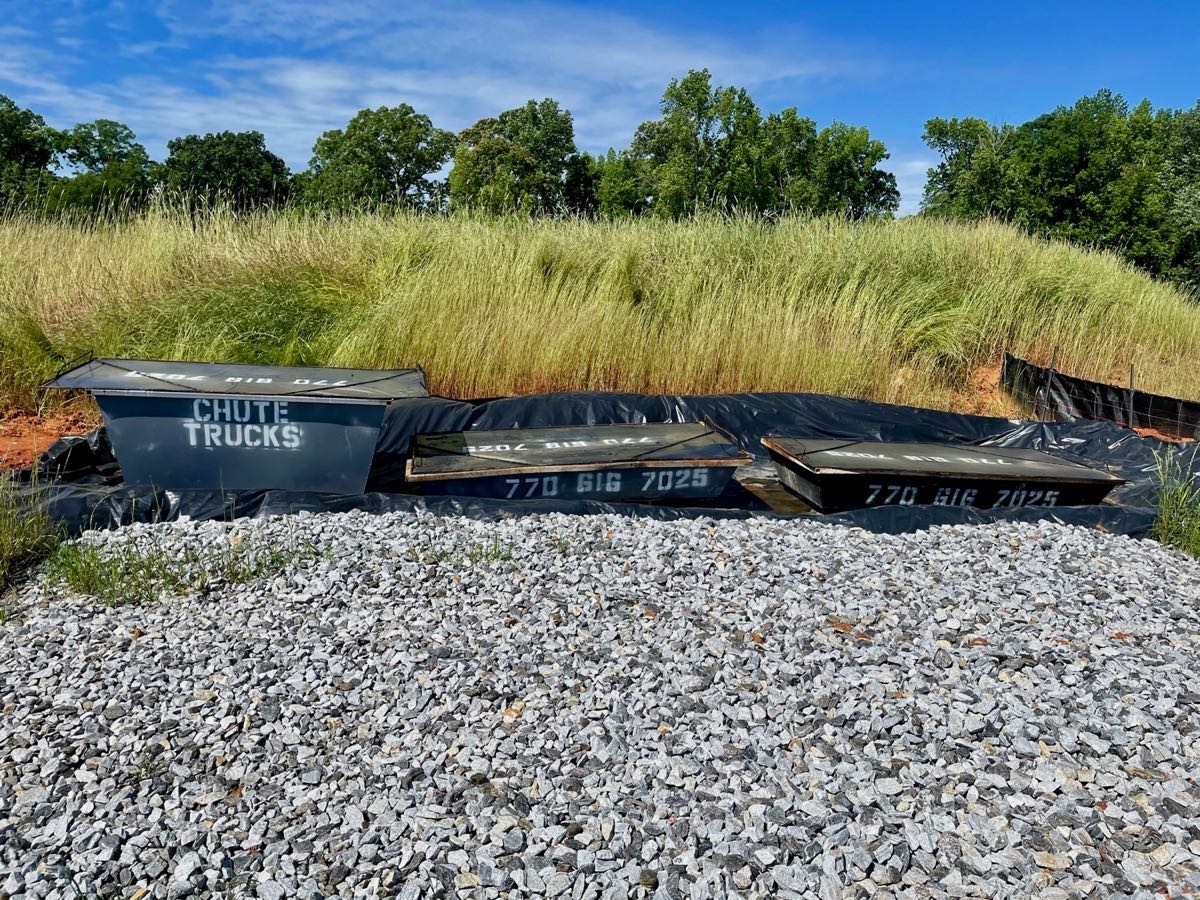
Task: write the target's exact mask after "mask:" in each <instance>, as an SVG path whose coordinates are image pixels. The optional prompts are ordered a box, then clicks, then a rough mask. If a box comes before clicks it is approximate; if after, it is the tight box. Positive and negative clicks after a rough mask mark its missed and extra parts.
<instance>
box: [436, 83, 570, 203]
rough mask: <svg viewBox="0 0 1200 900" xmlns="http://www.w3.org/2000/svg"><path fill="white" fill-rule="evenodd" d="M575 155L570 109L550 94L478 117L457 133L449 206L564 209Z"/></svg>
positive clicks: (451, 172) (451, 171)
mask: <svg viewBox="0 0 1200 900" xmlns="http://www.w3.org/2000/svg"><path fill="white" fill-rule="evenodd" d="M576 156H577V153H576V150H575V126H574V122H573V121H572V119H571V113H570V112H568V111H567V110H565V109H560V108H559V105H558V103H557V102H556V101H554V100H551V99H548V98H547V99H545V100H542V101H541V102H538V101H535V100H530V101H529V102H528V103H526V104H525V105H524V106H521V107H517V108H516V109H510V110H506V111H504V112H502V113H500V115H498V116H496V117H495V118H489V119H480V120H479V121H478V122H476V123H475V124H474V125H472V126H471V127H470V128H467V129H466V130H464V131H463V132H462V133H461V134H459V136H458V145H457V148H456V149H455V152H454V168H453V169H451V170H450V203H451V206H452V207H453V208H457V209H462V208H471V209H479V210H484V211H487V212H491V213H501V212H507V211H522V212H528V213H532V214H536V213H550V212H558V211H562V210H564V209H565V208H566V207H567V197H566V187H567V175H568V169H569V168H570V167H572V166H574V165H576V164H575V163H574V162H573V159H574V158H575V157H576Z"/></svg>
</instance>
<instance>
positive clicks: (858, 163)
mask: <svg viewBox="0 0 1200 900" xmlns="http://www.w3.org/2000/svg"><path fill="white" fill-rule="evenodd" d="M887 158H888V152H887V149H886V148H885V147H884V146H883V143H882V142H881V141H877V140H875V139H874V138H872V137H871V135H870V132H868V131H867V129H866V128H861V127H858V126H854V125H845V124H843V123H841V122H834V123H833V124H832V125H830V126H829V127H828V128H826V129H824V130H822V132H821V133H820V134H819V135H817V145H816V159H815V165H814V171H813V184H814V190H815V202H814V206H813V209H812V211H813V212H816V213H839V214H842V215H846V216H849V217H850V218H852V219H863V218H867V217H871V216H883V215H890V214H891V213H893V212H895V211H896V208H897V207H898V206H899V205H900V191H899V190H898V189H897V187H896V176H895V175H893V174H892V173H891V172H885V171H884V170H883V169H881V168H879V163H881V162H883V161H884V160H885V159H887Z"/></svg>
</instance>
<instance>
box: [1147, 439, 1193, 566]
mask: <svg viewBox="0 0 1200 900" xmlns="http://www.w3.org/2000/svg"><path fill="white" fill-rule="evenodd" d="M1158 480H1159V485H1160V487H1159V493H1158V518H1156V519H1155V521H1154V530H1153V536H1154V538H1155V539H1156V540H1159V541H1161V542H1162V543H1164V544H1167V545H1168V546H1171V547H1177V548H1179V549H1180V550H1183V551H1184V552H1186V553H1190V554H1192V555H1193V556H1200V481H1198V480H1197V479H1196V477H1195V476H1193V475H1192V474H1191V471H1190V467H1185V466H1184V465H1183V464H1182V463H1181V462H1180V461H1179V460H1178V459H1177V458H1175V457H1174V456H1172V455H1171V454H1169V453H1164V454H1162V455H1160V456H1159V457H1158Z"/></svg>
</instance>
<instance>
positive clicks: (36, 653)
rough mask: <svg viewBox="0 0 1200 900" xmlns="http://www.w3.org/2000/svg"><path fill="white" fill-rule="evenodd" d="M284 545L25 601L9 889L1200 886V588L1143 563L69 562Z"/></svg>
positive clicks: (563, 548) (596, 521)
mask: <svg viewBox="0 0 1200 900" xmlns="http://www.w3.org/2000/svg"><path fill="white" fill-rule="evenodd" d="M297 534H299V535H301V536H302V538H303V541H304V542H305V543H306V544H308V545H309V546H310V550H309V551H307V552H303V553H297V555H296V559H297V562H296V564H295V565H293V566H291V567H289V568H287V569H286V570H284V571H279V572H278V573H277V574H275V575H274V576H273V577H268V578H266V579H265V580H261V581H258V582H254V583H251V584H243V585H227V586H222V585H221V584H219V583H218V584H217V585H215V586H214V587H213V588H212V589H211V590H210V591H209V592H208V593H206V594H205V595H203V596H192V597H183V598H171V599H166V600H163V601H162V602H161V603H158V604H154V605H141V606H122V607H117V608H111V609H109V608H104V607H98V606H97V605H96V604H95V603H94V602H89V601H88V600H87V599H86V598H75V599H70V598H67V597H65V596H64V591H63V590H62V589H61V588H55V587H53V586H50V585H42V586H38V585H36V584H35V585H33V586H30V587H27V588H25V590H24V592H23V595H22V597H21V603H22V608H21V610H20V611H19V613H18V614H17V615H16V616H14V617H13V618H12V619H10V621H8V622H7V623H6V624H5V625H3V626H2V627H0V676H2V678H0V683H2V685H3V687H2V693H0V709H2V713H3V715H2V718H0V891H2V892H4V893H7V894H8V896H9V897H11V898H18V897H29V898H33V897H71V896H77V893H76V892H78V893H79V894H82V895H84V896H90V895H94V894H99V895H101V896H104V895H117V894H119V895H122V896H130V895H136V896H138V897H143V896H153V897H169V898H179V897H187V896H195V897H200V896H258V897H262V898H268V900H279V898H283V897H304V898H309V897H334V896H337V897H351V896H388V897H401V898H406V900H410V898H416V897H423V896H446V897H502V896H509V897H548V898H549V897H557V898H572V900H581V898H597V897H605V898H616V897H653V898H656V900H666V898H683V897H697V898H702V897H734V896H741V897H767V896H772V897H812V896H819V897H822V898H834V897H839V896H847V897H850V896H868V895H874V896H881V897H887V896H896V897H929V896H978V897H983V896H986V897H1000V896H1016V897H1025V896H1031V895H1040V896H1042V897H1048V898H1049V897H1059V898H1065V897H1076V896H1091V897H1114V896H1146V897H1150V896H1155V895H1157V894H1158V893H1161V892H1163V891H1164V890H1165V891H1168V892H1171V893H1173V894H1183V893H1186V892H1190V891H1193V890H1195V889H1200V788H1198V786H1197V778H1198V777H1200V730H1198V728H1200V718H1198V708H1200V677H1198V675H1197V672H1198V670H1200V665H1198V664H1200V613H1198V612H1197V608H1198V607H1197V602H1198V600H1200V568H1198V567H1197V565H1196V564H1195V563H1193V562H1191V561H1189V560H1187V559H1185V558H1183V557H1182V556H1180V555H1178V554H1175V553H1173V552H1170V551H1167V550H1165V549H1163V548H1162V547H1160V546H1158V545H1156V544H1153V543H1149V542H1145V543H1140V542H1134V541H1130V540H1127V539H1124V538H1117V537H1112V536H1109V535H1105V534H1101V533H1098V532H1092V531H1084V530H1078V529H1073V528H1066V527H1058V526H1053V525H1048V524H1040V525H1020V524H1005V525H1003V526H1000V525H995V526H984V527H953V528H937V529H932V530H930V531H926V532H922V533H918V534H911V535H905V536H887V535H876V534H868V533H865V532H861V531H857V530H852V529H846V528H841V527H830V526H824V525H820V524H818V523H811V522H795V521H791V522H779V521H766V520H763V521H748V522H747V521H721V522H713V521H707V520H699V521H678V522H656V521H650V520H631V519H623V518H618V517H564V516H558V515H547V516H536V517H529V518H522V519H519V520H506V521H500V522H492V523H484V522H475V521H470V520H460V519H444V518H438V517H433V516H429V515H412V514H393V515H383V516H374V517H373V516H369V515H365V514H357V513H350V514H345V515H323V516H306V517H302V518H299V519H289V520H284V519H273V520H265V521H247V522H241V523H237V524H235V525H233V526H226V525H221V524H215V523H206V524H196V523H182V524H174V525H160V526H152V527H151V526H146V527H133V528H128V529H125V530H122V531H120V532H116V533H112V534H102V535H90V536H88V538H87V539H88V540H90V541H95V542H99V543H106V544H112V545H115V544H118V543H122V542H134V544H136V545H137V546H139V547H147V546H149V545H151V544H157V545H161V546H163V547H167V548H169V549H170V552H172V553H176V552H178V553H180V554H182V553H183V551H184V548H186V547H191V548H192V550H193V553H192V554H191V557H190V558H193V559H194V558H195V552H194V551H195V550H196V549H197V548H200V549H203V550H205V551H211V550H212V549H213V548H220V547H222V546H225V545H226V544H228V542H229V541H231V540H232V541H234V543H235V544H238V543H242V544H244V543H247V542H248V543H255V542H260V543H261V542H269V541H288V542H293V543H292V544H289V546H292V545H294V542H295V541H296V540H297ZM143 888H144V889H146V890H142V889H143Z"/></svg>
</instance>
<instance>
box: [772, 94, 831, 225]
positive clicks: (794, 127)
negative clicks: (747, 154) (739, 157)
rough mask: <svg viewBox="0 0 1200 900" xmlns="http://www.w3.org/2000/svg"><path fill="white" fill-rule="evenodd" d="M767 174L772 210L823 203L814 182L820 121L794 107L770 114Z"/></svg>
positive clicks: (801, 207) (811, 207) (799, 208)
mask: <svg viewBox="0 0 1200 900" xmlns="http://www.w3.org/2000/svg"><path fill="white" fill-rule="evenodd" d="M761 145H762V155H763V158H764V162H765V165H764V177H765V179H766V181H767V183H768V185H769V187H770V195H771V201H770V204H769V206H768V208H769V209H771V210H775V211H783V210H786V209H795V210H804V211H812V210H814V209H816V207H817V206H818V205H819V203H820V198H819V197H818V191H817V185H816V183H815V182H814V176H815V169H816V156H817V123H816V122H814V121H813V120H812V119H808V118H802V117H801V116H800V115H799V114H798V113H797V112H796V110H795V109H794V108H788V109H785V110H783V111H782V112H778V113H771V114H770V115H769V116H767V118H766V121H765V122H763V127H762V139H761Z"/></svg>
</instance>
